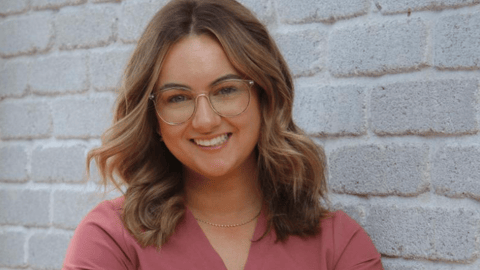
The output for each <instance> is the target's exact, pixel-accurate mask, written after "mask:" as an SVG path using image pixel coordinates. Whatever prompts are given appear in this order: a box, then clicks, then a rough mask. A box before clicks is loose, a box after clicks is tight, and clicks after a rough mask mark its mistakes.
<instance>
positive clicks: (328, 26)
mask: <svg viewBox="0 0 480 270" xmlns="http://www.w3.org/2000/svg"><path fill="white" fill-rule="evenodd" d="M242 2H243V3H245V4H246V5H247V6H248V7H250V8H251V9H252V10H253V11H254V12H255V13H257V15H258V16H259V17H260V18H261V19H262V20H263V22H264V23H265V24H266V25H267V26H268V28H269V29H270V30H271V32H272V34H273V35H274V37H275V39H276V40H277V41H278V44H279V46H280V47H281V49H282V51H283V53H284V55H285V57H286V59H287V61H288V63H289V64H290V67H291V70H292V71H293V73H294V74H295V77H296V80H295V84H296V90H297V92H296V98H295V108H294V110H295V111H294V113H295V119H296V121H297V122H298V124H299V125H300V126H301V127H303V128H304V129H305V130H306V131H307V132H308V133H309V134H310V135H311V136H312V138H314V140H315V141H316V142H318V143H319V144H320V145H323V146H324V147H325V150H326V153H327V156H328V163H329V169H330V172H329V183H330V189H331V192H332V195H331V201H332V204H333V205H334V207H335V208H337V209H343V210H344V211H346V212H347V213H348V214H349V215H350V216H352V217H353V218H355V219H356V220H357V221H358V222H359V223H360V224H361V225H362V226H364V228H365V229H366V230H367V231H368V233H369V234H370V236H371V237H372V239H373V241H374V243H375V244H376V246H377V248H378V250H379V251H380V252H381V253H382V255H383V263H384V266H385V269H391V270H393V269H462V270H464V269H472V270H473V269H480V260H479V259H478V258H479V256H480V135H479V121H480V90H479V75H480V0H416V1H413V0H316V1H315V0H294V1H293V0H243V1H242ZM164 3H165V0H122V1H120V0H119V1H108V0H1V1H0V57H1V58H0V268H1V269H18V268H22V269H60V268H61V265H62V261H63V258H64V255H65V250H66V248H67V245H68V242H69V240H70V237H71V236H72V234H73V230H74V229H75V227H76V225H77V224H78V223H79V221H80V220H81V219H82V217H83V216H84V215H85V214H86V213H87V212H88V211H89V210H90V209H91V208H92V207H94V206H95V205H96V204H97V203H98V202H99V201H101V200H102V199H104V198H102V197H101V196H98V195H96V194H97V193H96V185H95V181H91V182H88V183H85V182H84V179H85V177H84V167H85V161H84V159H85V154H86V152H87V151H88V150H89V149H91V148H92V147H94V146H96V145H98V144H99V138H100V135H101V134H102V132H103V131H104V130H105V128H107V127H108V126H109V124H110V123H111V117H112V105H113V102H114V99H115V94H114V89H115V87H116V86H117V85H118V80H119V78H120V76H121V72H122V69H123V67H124V65H125V62H126V60H127V59H128V57H129V54H130V53H131V52H132V49H133V48H134V46H135V43H136V40H137V39H138V37H139V35H140V33H141V31H142V29H143V27H144V26H145V24H146V22H147V21H148V20H149V19H150V18H151V16H152V15H153V13H154V11H155V10H158V8H160V7H161V6H162V5H163V4H164ZM116 195H118V193H117V194H115V193H114V194H112V195H110V196H112V197H113V196H116Z"/></svg>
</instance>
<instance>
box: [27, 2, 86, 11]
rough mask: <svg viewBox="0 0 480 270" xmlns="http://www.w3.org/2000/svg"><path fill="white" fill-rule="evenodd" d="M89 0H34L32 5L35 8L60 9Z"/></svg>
mask: <svg viewBox="0 0 480 270" xmlns="http://www.w3.org/2000/svg"><path fill="white" fill-rule="evenodd" d="M86 2H87V0H34V1H32V6H33V7H34V8H35V9H47V8H49V9H59V8H61V7H63V6H68V5H80V4H83V3H86Z"/></svg>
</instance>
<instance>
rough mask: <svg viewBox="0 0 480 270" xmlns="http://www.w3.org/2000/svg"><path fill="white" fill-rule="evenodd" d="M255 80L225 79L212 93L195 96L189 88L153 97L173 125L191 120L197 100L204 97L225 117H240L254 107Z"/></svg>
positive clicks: (163, 118) (176, 88)
mask: <svg viewBox="0 0 480 270" xmlns="http://www.w3.org/2000/svg"><path fill="white" fill-rule="evenodd" d="M253 84H254V82H253V81H252V80H241V79H231V80H224V81H221V82H219V83H217V84H215V85H213V86H212V89H210V91H209V93H208V94H198V95H194V94H193V92H192V91H191V90H190V89H188V88H182V87H174V88H167V89H164V90H161V91H160V93H159V94H158V95H153V94H152V95H150V99H151V100H153V102H154V105H155V110H156V111H157V115H158V117H160V119H162V121H164V122H165V123H167V124H169V125H180V124H182V123H185V122H186V121H188V120H189V119H190V118H191V117H192V116H193V115H194V114H195V111H196V109H197V100H198V98H199V97H201V96H204V97H205V98H206V99H207V100H208V103H209V104H210V107H211V108H212V110H213V111H214V112H215V113H217V114H218V115H220V116H223V117H233V116H237V115H240V114H241V113H243V112H244V111H245V110H246V109H247V108H248V104H250V88H251V87H252V86H253Z"/></svg>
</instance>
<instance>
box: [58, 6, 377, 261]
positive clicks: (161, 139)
mask: <svg viewBox="0 0 480 270" xmlns="http://www.w3.org/2000/svg"><path fill="white" fill-rule="evenodd" d="M122 91H123V92H122V93H121V94H120V96H119V98H118V101H117V107H116V113H115V120H114V125H113V126H112V127H111V128H110V129H109V130H108V131H107V132H106V133H105V135H104V137H103V144H102V146H101V147H99V148H97V149H94V150H93V151H91V152H90V153H89V155H88V158H87V159H88V161H90V160H91V159H92V158H94V159H95V160H96V162H97V166H98V168H99V171H100V173H101V175H102V177H103V181H104V182H103V183H104V184H105V185H106V184H107V182H109V181H110V182H112V183H113V184H114V185H115V186H117V187H118V188H120V186H121V185H125V186H126V187H127V191H126V193H125V195H124V196H122V197H120V198H117V199H115V200H112V201H106V202H103V203H102V204H100V205H99V206H97V207H96V208H95V209H94V210H92V212H90V213H89V214H88V215H87V217H86V218H85V219H84V220H83V221H82V222H81V223H80V225H79V226H78V228H77V230H76V232H75V235H74V237H73V239H72V241H71V243H70V246H69V248H68V251H67V256H66V259H65V264H64V269H225V268H227V269H382V266H381V262H380V255H379V254H378V253H377V251H376V250H375V247H374V246H373V244H372V242H371V240H370V239H369V237H368V236H367V234H366V233H365V232H364V231H363V229H362V228H360V226H359V225H358V224H356V223H355V222H354V221H353V220H352V219H350V218H349V217H347V216H346V215H345V214H344V213H342V212H334V213H329V212H328V210H327V209H326V208H325V205H324V204H325V196H326V182H325V160H324V154H323V150H322V149H320V148H319V147H318V146H316V145H315V144H314V143H313V142H312V141H311V140H310V139H309V138H308V137H306V136H305V135H304V134H303V133H302V131H301V130H300V129H299V128H298V127H297V126H296V125H295V124H294V123H293V121H292V103H293V83H292V78H291V75H290V73H289V70H288V68H287V65H286V63H285V61H284V59H283V57H282V56H281V54H280V53H279V50H278V48H277V46H276V45H275V43H274V42H273V40H272V39H271V37H270V36H269V34H268V33H267V31H266V29H265V27H264V26H263V25H262V24H261V23H259V22H258V20H257V19H256V18H255V17H254V16H253V15H252V14H251V13H250V11H248V10H247V9H246V8H244V7H243V6H241V5H240V4H239V3H237V2H235V1H234V0H178V1H171V2H170V3H169V4H167V5H166V6H165V7H164V8H162V10H160V11H159V12H158V13H157V15H156V16H155V17H154V18H153V19H152V21H151V22H150V24H149V25H148V26H147V28H146V30H145V32H144V34H143V35H142V37H141V39H140V40H139V42H138V45H137V48H136V50H135V52H134V53H133V55H132V58H131V59H130V62H129V64H128V66H127V69H126V72H125V77H124V81H123V85H122ZM87 164H89V162H87Z"/></svg>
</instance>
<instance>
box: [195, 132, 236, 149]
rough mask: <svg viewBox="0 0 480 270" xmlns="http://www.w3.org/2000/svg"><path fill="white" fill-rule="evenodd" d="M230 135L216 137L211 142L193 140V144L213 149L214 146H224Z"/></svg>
mask: <svg viewBox="0 0 480 270" xmlns="http://www.w3.org/2000/svg"><path fill="white" fill-rule="evenodd" d="M228 137H229V135H228V134H222V135H220V136H218V137H215V138H213V139H211V140H198V139H193V142H195V144H196V145H199V146H208V147H213V146H219V145H222V144H224V143H225V142H226V141H227V140H228Z"/></svg>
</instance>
